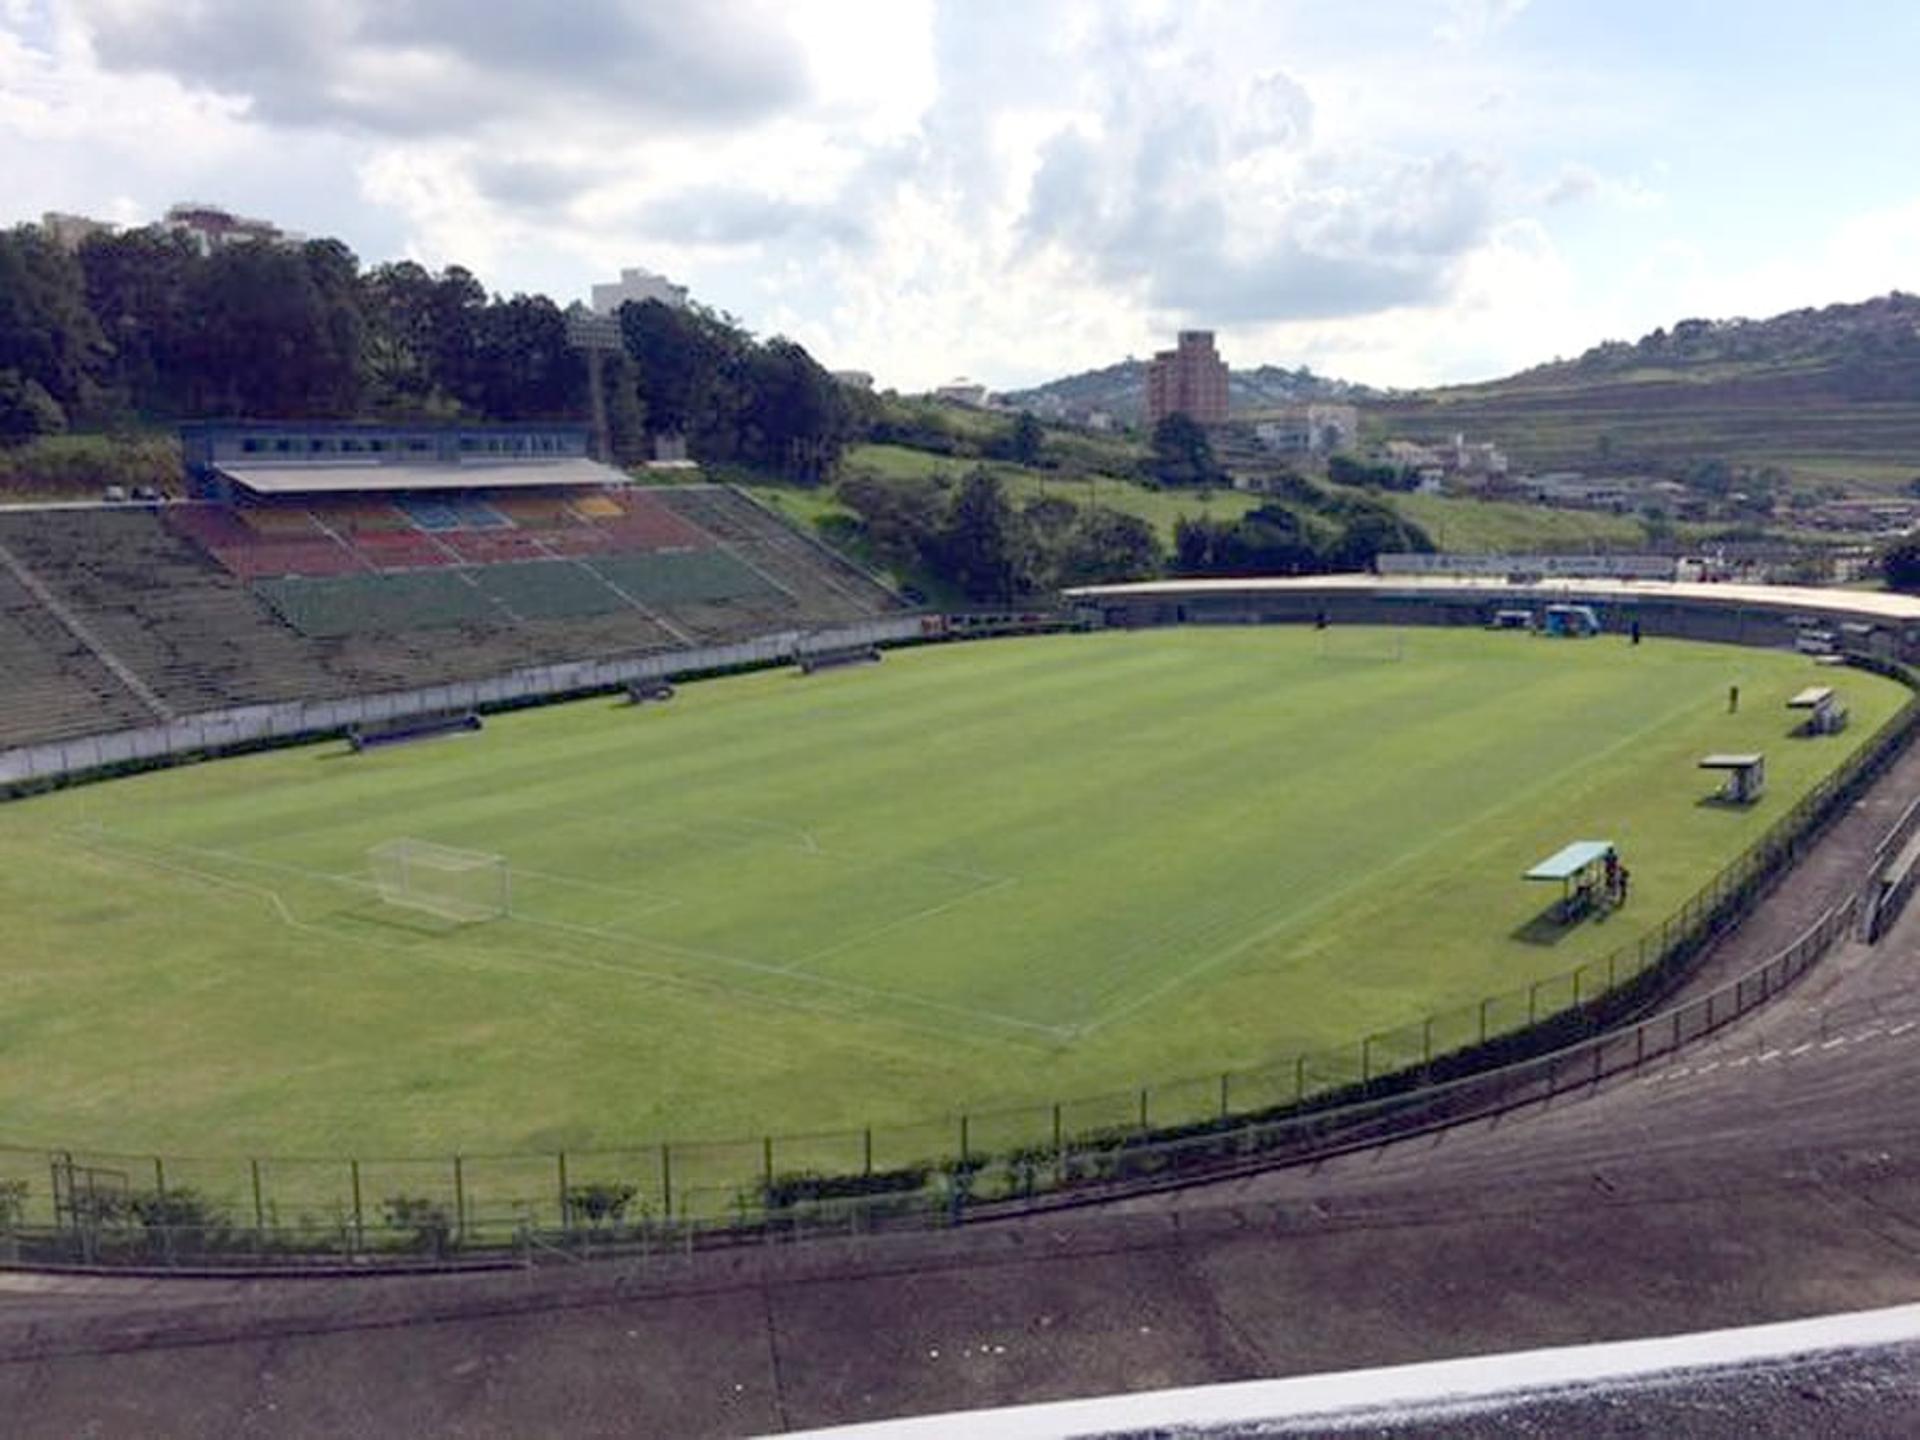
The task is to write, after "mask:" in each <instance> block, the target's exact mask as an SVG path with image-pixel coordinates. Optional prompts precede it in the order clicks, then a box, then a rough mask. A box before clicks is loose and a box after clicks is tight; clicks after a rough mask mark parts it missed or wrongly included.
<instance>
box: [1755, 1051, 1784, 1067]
mask: <svg viewBox="0 0 1920 1440" xmlns="http://www.w3.org/2000/svg"><path fill="white" fill-rule="evenodd" d="M1755 1058H1756V1059H1757V1060H1758V1061H1759V1063H1760V1064H1762V1065H1765V1064H1766V1063H1767V1062H1768V1061H1769V1060H1778V1059H1779V1058H1780V1051H1778V1050H1769V1051H1767V1052H1766V1053H1765V1054H1764V1055H1759V1056H1756V1057H1755Z"/></svg>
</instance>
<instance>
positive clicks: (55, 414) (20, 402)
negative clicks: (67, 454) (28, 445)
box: [0, 370, 67, 445]
mask: <svg viewBox="0 0 1920 1440" xmlns="http://www.w3.org/2000/svg"><path fill="white" fill-rule="evenodd" d="M66 428H67V414H66V411H64V410H62V409H61V408H60V402H59V401H58V400H55V399H54V398H53V396H51V395H49V394H48V393H47V391H46V387H45V386H44V385H42V384H41V383H40V382H39V381H38V380H29V379H26V378H25V377H23V376H22V375H21V374H20V372H19V371H18V370H0V445H18V444H22V443H24V442H25V441H28V440H35V439H38V438H39V437H40V436H42V435H58V434H60V433H61V432H62V431H64V430H65V429H66Z"/></svg>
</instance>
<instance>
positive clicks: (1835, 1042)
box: [1820, 1035, 1847, 1050]
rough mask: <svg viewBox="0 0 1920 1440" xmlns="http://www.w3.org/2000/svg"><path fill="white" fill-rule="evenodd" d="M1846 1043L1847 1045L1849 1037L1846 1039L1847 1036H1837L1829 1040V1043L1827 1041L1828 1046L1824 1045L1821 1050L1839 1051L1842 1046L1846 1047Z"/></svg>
mask: <svg viewBox="0 0 1920 1440" xmlns="http://www.w3.org/2000/svg"><path fill="white" fill-rule="evenodd" d="M1846 1043H1847V1037H1846V1036H1844V1035H1836V1036H1834V1037H1833V1039H1831V1040H1829V1041H1827V1043H1826V1044H1824V1045H1822V1046H1821V1047H1820V1048H1821V1049H1822V1050H1837V1049H1839V1048H1840V1046H1842V1045H1844V1044H1846Z"/></svg>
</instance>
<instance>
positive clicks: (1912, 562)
mask: <svg viewBox="0 0 1920 1440" xmlns="http://www.w3.org/2000/svg"><path fill="white" fill-rule="evenodd" d="M1880 577H1881V578H1882V579H1883V580H1885V581H1886V582H1887V588H1888V589H1889V590H1901V591H1905V592H1906V593H1908V594H1912V593H1913V592H1915V591H1920V540H1914V539H1906V538H1903V539H1899V540H1895V541H1894V542H1892V543H1891V544H1890V545H1888V546H1887V547H1886V548H1885V549H1884V550H1882V551H1881V552H1880Z"/></svg>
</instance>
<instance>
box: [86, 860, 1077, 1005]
mask: <svg viewBox="0 0 1920 1440" xmlns="http://www.w3.org/2000/svg"><path fill="white" fill-rule="evenodd" d="M100 833H101V834H103V835H108V836H111V834H112V832H109V831H102V832H100ZM128 838H129V841H130V843H132V844H135V845H140V844H147V845H150V846H153V847H154V848H158V849H161V850H163V851H164V850H167V849H178V850H184V851H186V852H187V853H189V854H199V855H206V856H210V857H213V858H215V859H221V860H230V861H233V862H235V863H236V864H242V865H259V866H262V867H264V868H267V869H271V870H280V871H284V872H286V873H288V874H292V875H298V876H300V877H302V878H303V879H307V880H316V881H321V882H325V883H329V884H346V885H354V886H356V887H358V888H362V889H371V890H377V889H378V887H377V886H375V885H373V884H371V883H370V882H366V881H356V880H351V879H348V878H346V877H343V876H340V875H334V874H330V873H328V872H327V871H324V870H309V869H306V868H304V867H302V866H299V865H285V864H280V863H278V862H276V861H272V860H258V859H255V858H253V857H251V856H246V855H237V854H234V853H232V852H230V851H224V850H213V849H208V848H206V847H202V846H192V845H180V846H167V845H164V844H159V843H158V842H152V841H145V842H143V841H140V840H137V839H132V838H131V837H128ZM131 858H133V859H135V860H139V859H141V858H143V857H141V856H139V855H137V854H136V855H135V856H133V857H131ZM171 868H176V869H179V870H181V871H182V873H186V874H199V875H201V876H202V878H206V879H214V880H219V879H222V878H224V877H219V876H214V875H208V874H206V873H205V872H200V871H195V870H193V869H191V867H185V866H175V867H171ZM236 883H237V882H236ZM962 898H965V897H962ZM282 908H283V909H284V906H283V907H282ZM503 918H504V919H506V920H509V921H517V922H519V923H520V924H523V925H533V926H539V927H541V928H545V929H553V930H560V931H563V932H566V933H569V934H577V935H586V936H590V937H592V938H593V939H596V940H600V941H603V942H605V943H608V944H612V945H623V946H632V945H638V946H641V947H644V948H648V949H651V950H654V951H655V952H657V953H660V954H663V955H665V956H667V957H669V958H672V959H681V960H689V959H690V960H704V961H710V962H713V963H715V964H719V965H728V966H732V967H733V968H735V969H739V970H744V971H748V972H750V973H753V974H759V975H769V976H777V977H785V978H789V979H792V980H796V981H799V982H801V983H803V984H807V985H814V986H818V987H820V988H822V989H827V990H835V991H840V992H842V993H845V994H851V995H858V996H860V997H861V998H862V999H868V1000H879V1001H882V1002H886V1003H891V1002H898V1003H901V1004H906V1005H913V1006H918V1007H921V1008H925V1009H932V1010H936V1011H939V1012H941V1013H943V1014H946V1015H951V1016H957V1017H959V1018H962V1019H969V1020H981V1021H987V1022H990V1023H992V1024H996V1025H1003V1026H1008V1027H1011V1028H1013V1029H1017V1030H1021V1031H1031V1032H1033V1033H1035V1034H1040V1035H1045V1036H1047V1037H1049V1038H1050V1039H1052V1040H1055V1041H1059V1040H1062V1039H1065V1038H1068V1035H1067V1032H1064V1031H1063V1030H1062V1029H1061V1028H1060V1027H1058V1026H1053V1025H1043V1024H1041V1023H1040V1022H1038V1021H1035V1020H1023V1019H1020V1018H1018V1017H1016V1016H1012V1015H1002V1014H999V1013H998V1012H996V1011H992V1010H976V1009H973V1008H971V1007H968V1006H964V1005H959V1006H956V1005H947V1004H944V1003H942V1002H940V1001H937V1000H927V999H924V998H922V997H920V996H916V995H909V994H907V993H905V992H904V991H898V990H883V989H880V988H879V987H877V986H870V985H859V984H856V983H855V982H853V981H850V980H833V979H829V978H827V977H826V976H821V975H807V974H804V973H795V974H793V975H791V976H788V975H787V972H786V971H785V970H783V969H782V968H781V967H779V966H777V965H769V964H767V963H765V962H763V961H758V960H749V959H747V958H745V957H744V956H740V955H729V954H726V953H725V952H723V951H718V950H700V949H695V948H693V947H691V946H686V945H673V944H669V943H668V942H665V941H661V940H650V939H647V938H646V937H644V936H639V935H626V934H622V933H621V932H619V931H617V930H608V929H604V928H601V927H598V926H592V925H575V924H572V923H570V922H568V921H564V920H542V919H539V918H538V917H536V916H532V915H519V914H515V913H513V912H512V911H509V912H508V913H507V914H506V916H505V917H503ZM290 923H292V924H294V925H296V926H298V927H299V928H304V929H310V928H312V927H311V926H309V925H307V924H306V922H302V921H291V922H290ZM325 933H328V934H333V933H335V932H332V931H326V932H325ZM643 973H654V972H643ZM716 988H718V989H720V990H722V991H725V990H726V987H724V986H720V987H716ZM835 1013H845V1012H835Z"/></svg>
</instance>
